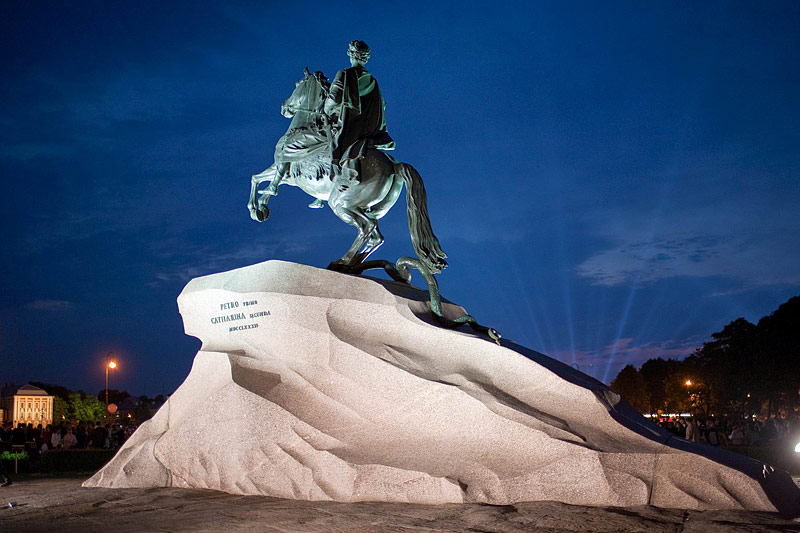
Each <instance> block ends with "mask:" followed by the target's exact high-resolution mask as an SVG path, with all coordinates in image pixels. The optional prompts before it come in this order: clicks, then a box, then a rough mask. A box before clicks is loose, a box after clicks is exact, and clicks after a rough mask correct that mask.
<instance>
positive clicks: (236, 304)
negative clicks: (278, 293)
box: [211, 300, 271, 332]
mask: <svg viewBox="0 0 800 533" xmlns="http://www.w3.org/2000/svg"><path fill="white" fill-rule="evenodd" d="M254 305H258V300H243V301H233V302H224V303H221V304H219V310H220V311H229V310H230V311H233V312H231V313H228V314H225V315H218V316H212V317H211V323H212V324H224V323H226V322H238V321H239V320H247V319H248V318H250V319H253V318H261V317H265V316H271V313H270V312H269V311H254V312H252V313H250V312H247V311H246V310H245V309H244V308H245V307H251V306H254ZM240 308H241V310H240ZM257 327H258V323H255V322H254V323H252V324H241V325H231V326H229V327H228V332H232V331H243V330H246V329H255V328H257Z"/></svg>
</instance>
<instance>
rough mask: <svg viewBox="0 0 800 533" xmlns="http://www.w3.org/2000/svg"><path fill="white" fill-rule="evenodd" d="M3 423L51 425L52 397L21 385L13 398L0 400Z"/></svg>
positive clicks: (36, 389)
mask: <svg viewBox="0 0 800 533" xmlns="http://www.w3.org/2000/svg"><path fill="white" fill-rule="evenodd" d="M0 407H2V412H3V416H4V418H3V421H4V422H11V423H13V424H14V427H17V424H26V425H27V424H33V426H34V427H36V426H37V425H38V424H41V425H42V426H46V425H47V424H52V423H53V397H52V396H51V395H49V394H47V391H45V390H43V389H40V388H39V387H34V386H33V385H30V384H28V385H23V386H22V387H20V388H19V389H18V390H17V393H16V394H14V396H8V397H5V398H2V405H0Z"/></svg>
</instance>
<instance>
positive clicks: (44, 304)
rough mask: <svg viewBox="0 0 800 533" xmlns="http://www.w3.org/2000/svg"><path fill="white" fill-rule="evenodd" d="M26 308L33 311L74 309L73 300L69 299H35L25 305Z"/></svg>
mask: <svg viewBox="0 0 800 533" xmlns="http://www.w3.org/2000/svg"><path fill="white" fill-rule="evenodd" d="M25 309H30V310H33V311H54V312H61V311H69V310H70V309H72V302H68V301H67V300H34V301H32V302H30V303H28V304H26V305H25Z"/></svg>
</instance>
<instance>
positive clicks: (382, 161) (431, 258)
mask: <svg viewBox="0 0 800 533" xmlns="http://www.w3.org/2000/svg"><path fill="white" fill-rule="evenodd" d="M369 53H370V51H369V47H368V46H367V45H366V43H364V42H363V41H353V42H351V43H350V48H349V50H348V55H349V56H350V68H347V69H344V70H340V71H339V72H337V74H336V77H335V78H334V81H333V83H331V84H329V83H328V79H327V78H326V77H325V75H324V74H323V73H322V72H315V73H313V74H312V73H311V72H310V71H309V70H308V68H306V69H305V72H304V76H303V78H302V79H301V80H300V81H298V82H297V84H296V86H295V90H294V92H292V95H291V96H290V97H289V98H288V99H287V100H286V101H284V102H283V105H282V106H281V113H282V114H283V115H284V116H285V117H287V118H291V119H292V122H291V124H290V125H289V129H288V130H287V132H286V134H285V135H284V136H283V137H281V139H280V140H279V141H278V144H277V146H276V148H275V163H274V164H273V165H272V166H270V167H269V168H267V169H266V170H264V171H263V172H261V173H259V174H256V175H254V176H253V178H252V181H251V187H250V200H249V202H248V209H249V210H250V216H251V217H252V218H253V220H257V221H259V222H263V221H264V220H266V219H267V218H268V217H269V208H268V207H267V203H268V202H269V199H270V197H272V196H276V195H277V194H278V186H279V185H292V186H295V187H299V188H300V189H301V190H303V191H304V192H305V193H307V194H309V195H311V196H313V197H314V198H315V200H314V201H313V202H312V203H311V204H310V205H309V207H311V208H320V207H323V206H324V205H325V203H326V202H327V204H328V206H329V207H330V208H331V210H332V211H333V212H334V214H336V216H338V217H339V219H341V220H342V221H343V222H345V223H346V224H349V225H351V226H354V227H355V228H356V230H357V232H358V233H357V235H356V238H355V240H354V241H353V244H352V245H351V246H350V248H349V249H348V250H347V252H346V253H345V254H344V255H343V256H342V257H341V258H340V259H338V260H336V261H333V262H332V263H331V264H330V265H329V266H328V268H329V269H331V270H337V271H340V272H346V273H352V274H360V273H361V272H363V271H364V270H367V269H371V268H384V269H385V270H386V271H387V273H389V275H390V276H392V278H394V279H395V280H397V281H403V282H406V283H407V282H409V281H410V279H411V273H410V271H409V268H414V269H416V270H418V271H419V272H420V273H421V274H422V276H423V278H425V281H426V282H427V284H428V291H429V294H430V301H431V309H432V311H433V313H434V316H436V318H437V321H438V322H439V323H440V324H442V325H444V326H447V327H458V326H460V325H462V324H469V325H470V326H471V327H472V328H473V329H475V330H476V331H480V332H483V333H487V334H488V335H489V336H490V337H491V338H492V339H493V340H495V341H496V342H498V341H499V338H500V335H499V334H498V333H497V332H496V331H495V330H492V329H490V328H485V327H483V326H480V325H479V324H478V323H477V322H476V321H475V319H474V318H472V317H471V316H469V315H464V316H463V317H460V318H459V319H457V320H455V321H452V320H448V319H446V318H445V317H444V315H443V314H442V310H441V297H440V295H439V288H438V284H437V283H436V279H435V277H434V275H435V274H438V273H440V272H441V271H442V270H443V269H444V268H446V267H447V262H446V261H445V258H446V257H447V255H446V254H445V253H444V251H442V248H441V246H440V244H439V240H438V239H437V238H436V235H434V233H433V229H432V228H431V223H430V219H429V217H428V207H427V195H426V192H425V185H424V183H423V181H422V177H421V176H420V175H419V173H418V172H417V171H416V169H415V168H414V167H413V166H411V165H409V164H407V163H401V162H398V161H397V160H395V159H394V158H392V157H390V156H389V155H388V154H386V153H384V152H383V151H384V150H392V149H394V141H393V140H392V138H391V137H390V136H389V134H388V132H387V130H386V121H385V117H384V112H383V110H384V107H385V104H384V101H383V96H381V93H380V89H379V87H378V83H377V81H376V80H375V78H374V77H372V75H371V74H370V73H369V72H368V71H367V70H366V68H365V64H366V62H367V60H368V59H369ZM264 182H269V185H268V186H267V187H265V188H264V189H263V190H262V189H259V186H260V185H261V184H262V183H264ZM403 185H405V188H406V206H407V214H408V226H409V230H410V234H411V242H412V244H413V247H414V251H415V253H416V254H417V258H412V257H402V258H400V259H399V260H397V261H396V262H395V263H391V262H389V261H383V260H381V261H367V258H368V257H369V256H370V255H371V254H372V253H374V252H375V250H377V249H378V248H379V247H380V246H381V245H382V244H383V241H384V238H383V235H382V234H381V232H380V230H379V229H378V220H379V219H380V218H382V217H383V216H384V215H386V213H388V211H389V209H391V208H392V206H394V204H395V202H397V199H398V197H399V196H400V192H401V191H402V189H403Z"/></svg>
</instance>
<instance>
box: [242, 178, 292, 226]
mask: <svg viewBox="0 0 800 533" xmlns="http://www.w3.org/2000/svg"><path fill="white" fill-rule="evenodd" d="M288 172H289V163H283V164H281V165H272V166H271V167H269V168H268V169H266V170H265V171H264V172H261V173H260V174H255V175H254V176H253V178H252V179H251V181H250V200H249V202H248V203H247V208H248V209H249V210H250V218H252V219H253V220H257V221H258V222H263V221H265V220H266V219H267V218H269V208H268V207H267V202H269V198H270V196H276V195H277V194H278V186H279V185H280V184H281V182H282V181H283V179H284V178H285V176H286V175H287V174H288ZM265 181H269V182H270V184H269V186H268V187H267V188H266V189H264V190H263V191H259V190H258V187H259V186H260V185H261V184H262V183H263V182H265Z"/></svg>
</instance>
